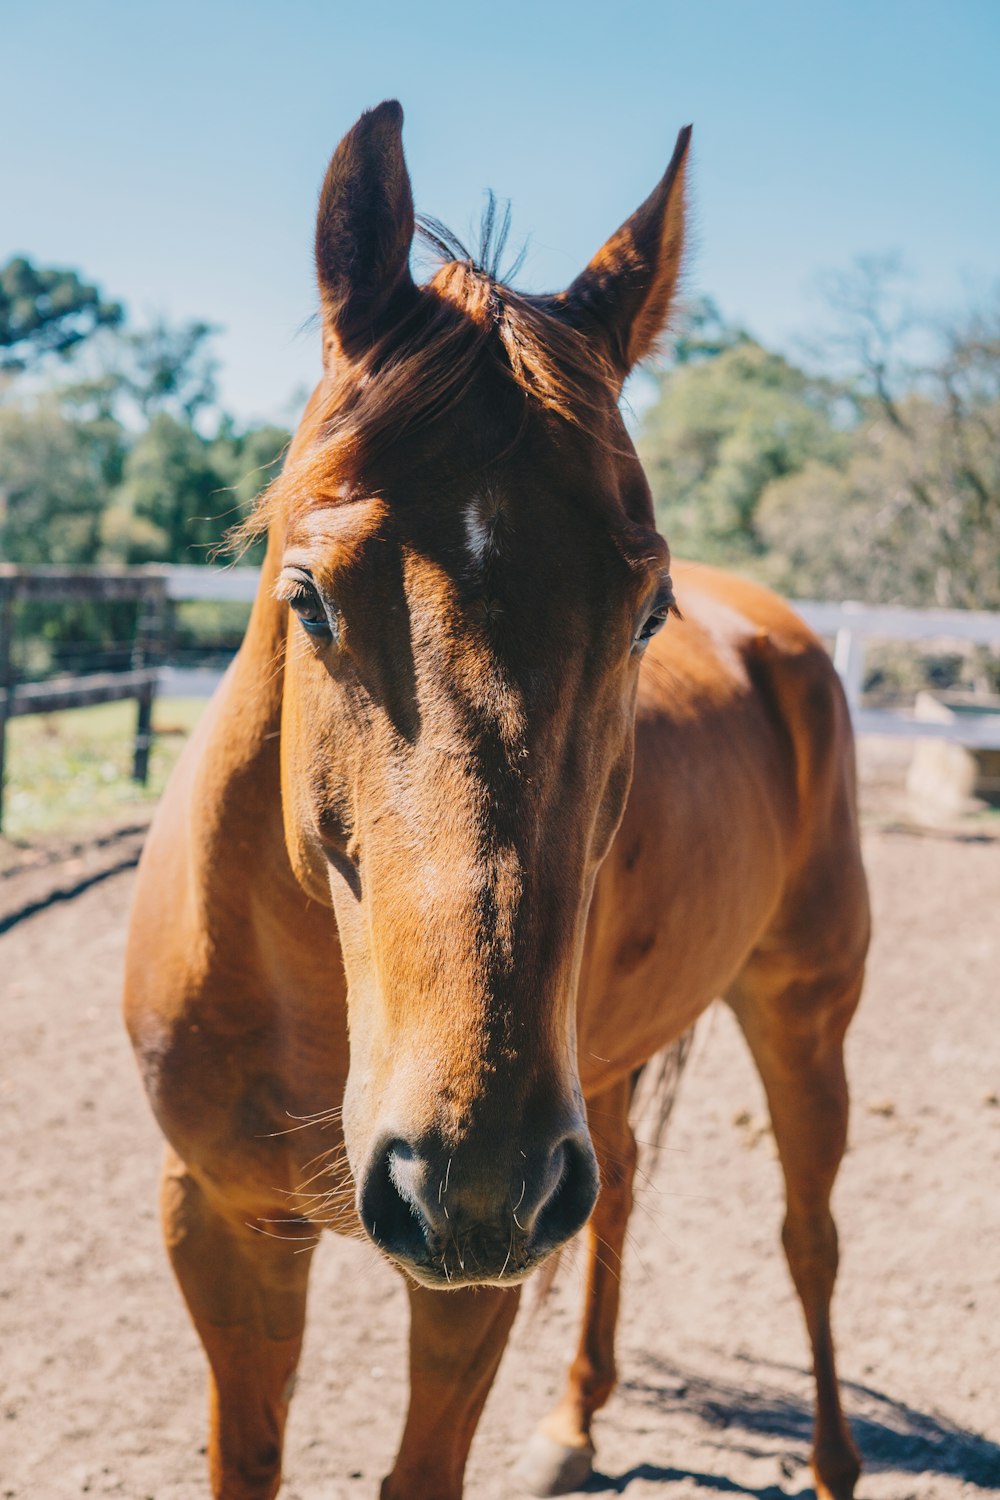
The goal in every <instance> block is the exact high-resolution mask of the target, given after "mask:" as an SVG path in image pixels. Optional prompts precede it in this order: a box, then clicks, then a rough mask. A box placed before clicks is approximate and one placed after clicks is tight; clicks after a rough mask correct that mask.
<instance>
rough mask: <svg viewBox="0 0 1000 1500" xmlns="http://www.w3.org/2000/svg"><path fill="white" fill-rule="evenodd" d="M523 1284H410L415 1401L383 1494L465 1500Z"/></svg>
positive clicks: (399, 1499) (404, 1499) (396, 1499)
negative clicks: (452, 1287)
mask: <svg viewBox="0 0 1000 1500" xmlns="http://www.w3.org/2000/svg"><path fill="white" fill-rule="evenodd" d="M518 1292H519V1288H517V1287H511V1288H509V1289H508V1288H505V1287H494V1286H483V1287H464V1288H461V1289H459V1290H457V1291H453V1292H449V1291H443V1292H436V1291H431V1290H429V1289H427V1288H426V1287H421V1286H414V1285H413V1284H412V1283H411V1284H410V1287H409V1294H410V1407H409V1411H408V1412H407V1416H406V1425H405V1427H404V1429H403V1438H402V1442H401V1443H400V1446H399V1453H398V1454H397V1455H396V1462H395V1465H394V1467H393V1470H392V1473H391V1474H389V1475H388V1477H387V1478H386V1479H385V1480H383V1483H382V1500H460V1497H461V1494H462V1478H463V1475H464V1473H465V1462H466V1459H467V1458H468V1456H469V1448H470V1446H471V1444H472V1438H473V1434H474V1433H475V1430H476V1425H477V1423H478V1422H479V1418H480V1415H481V1413H482V1410H483V1407H484V1405H485V1404H486V1397H487V1395H488V1394H489V1389H490V1386H491V1385H492V1384H493V1378H494V1376H495V1375H496V1372H497V1368H498V1366H499V1364H500V1358H501V1355H502V1354H503V1351H504V1346H505V1345H506V1343H507V1335H508V1334H509V1333H510V1328H511V1324H512V1323H513V1321H514V1314H515V1313H516V1312H517V1303H518Z"/></svg>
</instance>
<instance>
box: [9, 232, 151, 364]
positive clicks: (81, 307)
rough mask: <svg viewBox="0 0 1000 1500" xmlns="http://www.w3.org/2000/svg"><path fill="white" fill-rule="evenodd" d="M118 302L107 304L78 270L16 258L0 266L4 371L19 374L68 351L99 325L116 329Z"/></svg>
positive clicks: (119, 320)
mask: <svg viewBox="0 0 1000 1500" xmlns="http://www.w3.org/2000/svg"><path fill="white" fill-rule="evenodd" d="M123 316H124V314H123V311H122V308H121V306H120V304H119V303H117V302H105V301H104V299H103V298H102V296H101V294H100V292H99V291H98V289H97V287H96V286H91V285H90V284H89V283H88V282H85V281H83V280H81V278H80V276H79V274H78V273H77V272H76V271H69V270H58V269H55V268H51V267H43V266H35V265H32V263H31V261H30V260H27V259H26V258H25V257H24V256H21V255H19V256H15V257H14V258H13V259H12V260H9V261H8V262H7V263H6V265H4V266H2V267H0V370H10V371H14V372H18V371H21V370H25V369H29V368H31V367H33V366H35V365H37V364H38V363H39V362H40V361H41V360H42V359H43V358H44V356H45V355H47V354H62V355H66V354H69V353H70V352H71V351H72V350H74V349H76V348H77V346H78V345H79V344H81V343H82V342H83V341H84V340H85V339H87V338H89V337H90V336H91V334H93V333H95V332H96V331H97V329H98V328H117V327H118V326H119V325H120V324H121V322H122V318H123Z"/></svg>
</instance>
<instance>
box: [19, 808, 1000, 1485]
mask: <svg viewBox="0 0 1000 1500" xmlns="http://www.w3.org/2000/svg"><path fill="white" fill-rule="evenodd" d="M883 821H884V820H883ZM866 854H867V861H868V869H869V874H870V878H871V882H872V886H873V894H874V902H875V915H876V923H877V926H876V940H875V947H874V952H873V955H872V961H871V968H870V980H869V983H868V987H867V992H866V995H865V998H864V1001H863V1004H862V1008H861V1011H860V1013H859V1016H858V1019H857V1021H856V1023H855V1026H854V1028H853V1031H852V1035H851V1038H850V1046H849V1063H850V1072H851V1076H852V1081H853V1090H854V1100H855V1107H854V1114H853V1119H852V1129H851V1147H850V1150H849V1153H848V1155H847V1157H846V1160H845V1163H844V1168H843V1171H842V1174H841V1178H840V1183H839V1185H838V1191H837V1198H836V1207H837V1213H838V1218H839V1222H840V1227H841V1237H842V1246H843V1259H842V1269H841V1279H840V1284H839V1291H838V1296H837V1302H836V1308H835V1311H836V1323H837V1329H838V1333H839V1345H840V1351H841V1368H842V1373H843V1376H844V1379H845V1388H846V1397H847V1405H848V1409H849V1412H850V1416H851V1419H852V1422H853V1426H854V1431H855V1434H856V1437H857V1439H858V1442H859V1445H860V1447H861V1451H862V1453H863V1455H864V1459H865V1464H866V1474H865V1477H864V1478H863V1480H862V1483H861V1486H860V1489H859V1494H860V1496H861V1497H862V1500H882V1497H886V1500H888V1497H898V1500H907V1497H918V1500H958V1497H959V1496H977V1497H980V1496H983V1495H984V1494H990V1493H1000V923H998V909H1000V842H997V841H995V840H991V839H990V838H989V837H987V836H985V835H983V834H981V833H973V834H966V835H965V836H961V835H960V836H957V837H956V836H954V834H951V835H944V834H938V835H925V836H921V835H917V834H915V833H912V832H905V831H900V830H896V831H893V830H892V829H891V828H889V829H887V828H886V827H885V826H882V827H873V828H870V829H869V831H868V833H867V836H866ZM109 858H110V863H111V864H114V863H116V862H117V863H123V862H124V861H123V860H121V859H120V857H119V855H118V853H117V852H116V851H115V849H113V850H112V852H111V855H110V856H109ZM87 868H88V869H89V866H88V867H87ZM85 873H86V872H85ZM31 878H32V880H33V881H34V882H35V884H34V885H32V886H31V887H30V890H29V891H28V895H27V898H26V899H25V901H24V903H23V904H24V905H28V904H37V884H38V878H37V874H33V875H32V877H31ZM81 883H82V882H81ZM131 884H132V876H131V874H130V873H129V872H128V871H127V870H124V871H122V870H119V871H118V872H117V873H112V874H109V875H108V877H107V878H106V879H104V880H101V881H100V882H98V883H96V884H92V885H90V886H89V887H87V888H85V889H83V890H82V891H81V892H80V893H79V894H75V895H73V894H72V891H73V889H74V881H73V878H72V877H70V878H69V879H68V880H63V886H62V888H63V890H64V891H68V892H69V893H70V894H69V896H68V897H64V899H61V900H59V901H57V902H56V903H55V904H53V905H51V906H49V907H47V908H43V909H41V910H37V911H35V912H34V914H31V915H27V916H25V917H24V918H23V919H22V920H19V921H17V922H16V924H15V925H12V926H11V927H10V928H9V930H8V931H6V932H5V933H4V935H3V936H2V937H0V987H2V990H3V1010H2V1036H3V1046H2V1053H0V1139H2V1158H0V1160H2V1170H3V1187H4V1191H3V1200H2V1205H0V1218H2V1242H0V1243H2V1245H3V1252H4V1253H3V1256H2V1258H0V1350H2V1354H0V1500H15V1497H16V1500H62V1497H76V1496H80V1495H85V1494H86V1495H95V1496H96V1495H117V1496H126V1497H129V1500H147V1497H148V1500H188V1497H192V1500H194V1497H203V1496H205V1495H206V1494H207V1488H206V1485H205V1481H204V1478H203V1473H204V1457H203V1446H202V1445H203V1442H204V1412H203V1368H202V1356H201V1352H200V1348H199V1347H198V1345H197V1343H196V1340H195V1337H194V1334H193V1332H192V1331H191V1329H190V1326H189V1324H188V1322H187V1319H186V1316H185V1313H184V1311H183V1308H182V1305H181V1302H180V1299H179V1296H178V1294H177V1292H176V1291H175V1288H174V1286H173V1283H172V1281H171V1277H170V1273H169V1271H168V1268H167V1265H166V1262H165V1259H164V1257H163V1254H162V1252H161V1248H160V1243H159V1236H158V1228H157V1222H156V1215H155V1208H154V1199H155V1190H156V1178H157V1172H158V1158H159V1142H158V1137H157V1132H156V1130H155V1127H154V1125H153V1123H152V1121H151V1119H150V1117H149V1115H148V1112H147V1109H146V1106H145V1103H144V1100H143V1098H142V1096H141V1093H140V1089H139V1085H138V1082H137V1079H136V1075H135V1072H134V1069H133V1064H132V1060H131V1056H130V1054H129V1051H128V1048H127V1045H126V1042H125V1039H124V1036H123V1034H122V1030H121V1026H120V1022H119V1016H118V995H119V975H120V966H121V956H122V945H123V938H124V925H125V917H126V912H127V908H128V902H129V895H130V891H131ZM8 904H9V903H8ZM16 904H17V903H16V900H15V901H14V906H15V907H16ZM0 930H2V926H0ZM654 1156H655V1159H653V1158H654ZM643 1168H644V1172H645V1174H646V1175H645V1180H644V1182H643V1186H642V1189H641V1196H640V1201H639V1204H638V1206H637V1208H636V1210H635V1213H634V1215H633V1220H632V1236H631V1242H630V1246H629V1250H628V1254H627V1261H626V1273H625V1293H624V1298H625V1302H624V1313H623V1319H622V1334H621V1340H620V1367H621V1374H622V1381H621V1386H620V1388H619V1390H618V1392H617V1393H616V1395H615V1396H614V1397H613V1399H612V1401H611V1403H610V1404H609V1406H608V1408H607V1410H606V1412H605V1414H604V1415H603V1416H602V1418H601V1419H600V1426H599V1432H598V1444H599V1451H598V1460H599V1466H600V1471H601V1472H600V1475H599V1476H597V1477H595V1479H594V1481H593V1482H592V1484H591V1486H590V1492H592V1493H596V1494H622V1495H625V1496H627V1497H629V1500H639V1497H657V1500H692V1497H699V1500H705V1497H707V1496H711V1495H713V1494H716V1495H750V1496H754V1497H756V1500H780V1497H782V1496H786V1495H787V1496H796V1495H803V1494H806V1493H809V1491H810V1480H809V1474H808V1470H807V1468H806V1464H805V1459H806V1453H807V1447H808V1432H809V1425H810V1415H809V1413H810V1405H811V1382H810V1379H809V1376H808V1374H807V1356H806V1345H805V1337H804V1333H803V1330H802V1328H801V1324H800V1315H799V1310H798V1306H797V1303H796V1302H795V1300H794V1297H793V1293H792V1291H791V1287H790V1283H789V1280H788V1276H787V1273H786V1270H785V1267H784V1262H783V1259H782V1257H781V1253H780V1249H779V1245H778V1227H779V1223H780V1217H781V1199H780V1187H779V1176H778V1167H777V1164H776V1162H775V1160H774V1155H773V1148H772V1143H771V1138H770V1135H769V1133H768V1130H767V1126H766V1121H765V1116H764V1109H763V1100H762V1095H761V1090H760V1087H759V1085H758V1083H757V1081H756V1077H755V1075H754V1073H753V1071H752V1068H751V1066H750V1064H749V1061H748V1059H747V1057H746V1055H745V1052H744V1049H743V1045H742V1042H741V1040H740V1038H739V1036H738V1034H737V1033H736V1029H735V1026H734V1023H733V1022H732V1020H731V1018H730V1017H729V1015H728V1014H727V1013H726V1012H725V1011H724V1010H723V1009H722V1008H721V1007H717V1008H716V1009H715V1010H714V1011H713V1012H710V1013H709V1015H708V1016H707V1017H706V1019H705V1020H704V1021H703V1022H702V1024H701V1026H700V1030H699V1032H698V1035H697V1039H696V1043H695V1049H694V1054H693V1058H692V1061H691V1063H690V1065H689V1069H688V1073H687V1075H686V1078H685V1081H684V1085H683V1090H682V1095H681V1100H680V1104H679V1107H678V1110H677V1113H676V1115H675V1118H674V1121H673V1123H672V1125H671V1129H670V1134H669V1137H668V1141H667V1145H666V1147H665V1148H664V1149H662V1150H660V1151H659V1152H657V1153H655V1154H654V1153H649V1152H647V1154H646V1159H645V1160H644V1162H643ZM580 1290H581V1288H580V1266H579V1264H575V1265H574V1264H573V1263H570V1264H568V1265H567V1266H566V1267H565V1268H564V1270H563V1271H562V1272H561V1275H560V1279H559V1281H558V1282H557V1285H556V1288H555V1290H554V1292H553V1294H552V1296H551V1298H550V1299H549V1302H548V1303H547V1304H546V1306H545V1308H544V1309H543V1310H542V1311H540V1312H537V1311H536V1312H535V1313H534V1314H532V1313H531V1310H530V1308H528V1309H526V1310H525V1311H523V1312H522V1315H521V1318H520V1320H519V1323H518V1324H517V1326H516V1327H515V1331H514V1335H513V1338H512V1340H511V1344H510V1347H509V1350H508V1353H507V1356H506V1358H505V1361H504V1364H503V1367H502V1369H501V1373H500V1377H499V1379H498V1381H497V1385H496V1387H495V1390H494V1393H493V1396H492V1397H491V1400H490V1403H489V1406H488V1408H487V1411H486V1415H485V1418H484V1420H483V1423H482V1425H481V1428H480V1432H479V1436H478V1438H477V1442H476V1445H475V1447H474V1449H473V1455H472V1460H471V1463H470V1469H469V1482H468V1486H467V1493H468V1494H469V1495H470V1496H472V1497H476V1500H479V1497H482V1500H506V1497H508V1496H514V1495H515V1494H516V1493H517V1491H516V1488H515V1486H514V1485H513V1483H512V1480H511V1477H510V1471H511V1465H512V1461H513V1459H514V1458H515V1457H516V1455H517V1453H518V1450H519V1447H520V1445H521V1444H522V1443H523V1441H524V1439H525V1437H526V1435H527V1433H528V1432H529V1431H530V1429H531V1427H532V1426H533V1424H534V1422H535V1420H536V1419H537V1417H538V1416H539V1415H540V1414H541V1413H542V1412H543V1411H544V1409H545V1408H546V1406H547V1405H548V1404H549V1403H550V1402H551V1401H552V1400H553V1399H554V1397H555V1395H556V1393H557V1390H558V1389H559V1387H560V1385H561V1382H562V1374H563V1368H564V1365H565V1362H566V1360H567V1358H568V1357H569V1355H570V1352H571V1349H572V1346H573V1342H574V1338H575V1330H576V1321H577V1317H578V1305H579V1300H580ZM528 1300H529V1302H530V1299H528ZM404 1329H405V1303H404V1295H403V1292H402V1289H401V1286H400V1285H399V1284H398V1282H397V1278H396V1277H395V1276H394V1275H393V1273H392V1272H391V1271H390V1270H388V1269H387V1268H386V1267H385V1266H383V1265H382V1264H381V1263H380V1262H379V1261H378V1260H377V1259H376V1258H375V1256H374V1254H369V1253H368V1252H367V1251H366V1250H365V1248H364V1247H363V1246H360V1245H355V1244H352V1243H348V1242H345V1241H338V1240H333V1239H331V1240H330V1242H329V1243H328V1244H326V1245H325V1246H324V1247H322V1248H321V1250H320V1252H319V1254H318V1256H317V1263H316V1267H315V1272H314V1279H313V1285H312V1294H311V1317H310V1325H309V1334H308V1339H307V1346H306V1353H305V1356H304V1360H303V1365H302V1369H301V1375H300V1383H299V1391H298V1395H297V1397H296V1402H295V1407H294V1409H293V1416H292V1421H291V1426H290V1434H289V1441H288V1447H287V1460H286V1485H285V1489H284V1490H283V1492H282V1493H283V1496H284V1497H287V1500H355V1497H357V1500H361V1497H367V1500H371V1497H373V1496H374V1495H375V1494H376V1493H377V1484H378V1479H379V1477H380V1476H381V1475H382V1474H383V1473H384V1472H385V1471H386V1469H387V1468H388V1467H389V1464H390V1460H391V1454H392V1451H393V1448H394V1444H395V1440H396V1436H397V1434H398V1430H399V1426H400V1422H401V1419H402V1411H403V1400H404V1377H403V1371H404V1358H405V1354H404Z"/></svg>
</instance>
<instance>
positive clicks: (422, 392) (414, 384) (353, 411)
mask: <svg viewBox="0 0 1000 1500" xmlns="http://www.w3.org/2000/svg"><path fill="white" fill-rule="evenodd" d="M442 233H443V231H442ZM435 243H436V244H438V245H439V247H440V248H441V249H442V250H443V249H445V248H447V249H449V250H454V249H455V248H457V242H455V241H453V240H450V241H447V242H446V241H444V240H443V239H440V238H436V239H435ZM492 263H493V264H494V265H495V263H496V258H495V255H494V256H493V257H492ZM488 371H493V372H494V373H499V374H500V375H501V376H502V377H504V378H506V379H507V380H509V381H510V382H511V383H512V384H513V386H515V387H516V388H517V389H518V390H519V391H520V392H521V393H522V395H523V396H524V397H525V399H526V402H527V403H529V404H531V405H534V406H536V407H538V408H541V409H542V410H544V411H545V412H548V413H551V414H552V415H554V416H556V417H558V418H560V419H561V420H562V421H564V422H566V423H568V424H569V425H570V426H573V427H578V428H582V427H586V428H587V430H588V431H590V432H594V431H595V430H599V429H600V426H601V425H602V424H600V423H598V422H597V421H595V418H597V416H598V414H599V413H606V412H607V410H608V404H609V401H610V403H611V404H612V405H613V404H614V401H615V396H616V384H615V377H614V372H613V371H612V370H611V369H610V367H609V366H608V365H607V363H606V361H605V360H604V358H603V356H602V354H601V353H600V351H599V350H598V349H596V348H595V347H594V346H593V344H592V343H591V342H590V341H589V340H588V339H587V338H586V337H585V336H584V335H583V334H581V333H580V332H579V331H578V330H577V329H575V328H573V327H571V326H570V325H569V324H568V323H566V322H565V321H563V320H562V319H561V318H560V317H559V314H558V304H557V302H556V300H555V299H553V298H542V297H529V296H526V295H524V294H523V293H520V292H517V291H515V290H514V289H513V288H512V287H510V286H509V285H508V284H507V283H506V282H504V281H501V280H499V279H498V278H497V277H496V276H495V275H494V274H493V271H492V270H491V269H487V268H486V266H484V265H482V264H480V263H479V262H478V261H477V260H474V259H472V257H466V258H463V259H453V260H449V261H447V262H446V263H444V264H443V265H441V266H440V267H439V269H438V271H437V272H436V274H435V275H434V276H433V278H432V279H431V281H430V282H429V283H428V284H427V285H426V286H425V287H424V288H423V293H422V296H421V298H420V301H419V303H418V304H417V306H416V307H415V308H414V310H413V311H412V312H411V313H410V314H409V315H408V316H407V317H406V318H405V319H404V320H403V321H402V323H401V324H399V325H397V326H396V327H394V328H393V329H391V330H390V331H389V333H388V334H386V335H385V336H384V337H383V338H382V339H380V340H378V341H377V342H375V343H374V344H373V345H372V347H371V348H370V349H369V350H368V351H367V352H366V353H365V354H364V355H363V356H362V357H361V358H360V359H356V360H352V361H350V362H349V363H348V362H345V363H344V365H343V367H342V369H341V371H340V372H339V373H337V374H335V375H334V378H333V380H332V383H331V389H330V393H329V396H328V398H327V399H326V401H325V403H324V410H323V411H322V412H321V413H320V416H319V420H318V433H319V436H318V439H317V441H316V442H315V443H313V444H312V445H311V446H310V447H309V448H308V449H307V451H306V452H305V453H304V454H303V455H302V457H301V458H299V459H297V460H294V461H292V462H290V463H289V464H288V465H286V468H285V470H284V472H283V473H282V474H281V475H280V476H279V477H278V478H277V479H276V480H275V482H274V483H273V484H272V485H271V486H270V487H269V488H268V489H267V490H266V491H265V492H264V494H263V495H262V497H261V499H260V501H259V502H258V505H257V508H256V509H255V511H254V513H253V514H252V515H251V516H250V517H249V519H248V520H247V521H246V522H244V523H243V525H242V526H241V527H239V528H238V529H237V531H236V534H235V536H236V541H237V543H238V544H239V543H240V542H242V543H244V544H245V543H246V542H248V541H250V540H253V539H254V538H256V537H258V536H260V535H262V534H263V533H264V532H265V531H266V530H267V529H268V527H269V526H270V524H271V523H272V521H274V520H275V519H276V518H277V516H278V515H279V514H287V513H288V511H289V508H291V509H294V510H296V511H301V510H302V509H308V508H311V507H312V506H315V505H321V504H322V505H329V504H332V503H335V502H336V499H337V497H338V495H343V494H344V493H346V492H348V491H349V490H350V488H351V486H352V485H353V484H355V483H356V482H357V481H358V479H359V477H360V475H361V474H362V473H363V472H364V471H365V469H366V467H368V466H369V465H370V463H371V461H372V459H373V458H375V457H377V456H378V455H379V454H380V453H383V452H386V451H388V450H389V449H391V448H393V447H394V446H395V445H396V444H397V443H399V442H400V440H401V439H403V438H405V437H407V436H411V435H414V434H416V433H417V432H419V431H420V430H421V429H422V428H425V427H427V426H428V425H429V424H430V423H432V422H434V421H436V420H439V419H441V418H443V417H445V416H447V415H448V413H449V412H451V411H453V410H454V409H455V408H456V407H457V406H458V405H459V404H460V403H461V402H462V400H463V399H465V398H466V397H467V395H468V392H469V390H470V388H471V386H472V385H473V383H474V382H475V381H476V379H477V378H478V377H479V376H480V375H481V374H483V373H485V372H488Z"/></svg>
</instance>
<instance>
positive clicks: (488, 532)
mask: <svg viewBox="0 0 1000 1500" xmlns="http://www.w3.org/2000/svg"><path fill="white" fill-rule="evenodd" d="M482 505H483V501H482V497H481V496H479V495H477V496H476V497H475V498H474V499H473V500H470V501H469V503H468V505H467V506H466V507H465V515H464V518H463V519H464V521H465V541H466V545H467V546H468V549H469V551H470V552H471V554H472V561H473V562H475V563H481V562H484V561H485V560H486V557H487V555H488V553H489V550H490V547H491V545H492V542H493V536H492V528H491V525H490V522H489V521H488V520H487V519H486V517H485V516H484V515H483V513H482Z"/></svg>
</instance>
